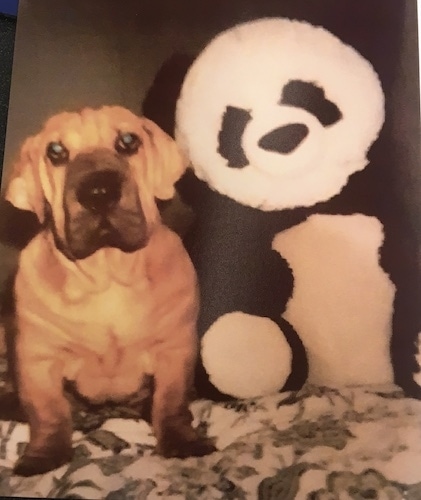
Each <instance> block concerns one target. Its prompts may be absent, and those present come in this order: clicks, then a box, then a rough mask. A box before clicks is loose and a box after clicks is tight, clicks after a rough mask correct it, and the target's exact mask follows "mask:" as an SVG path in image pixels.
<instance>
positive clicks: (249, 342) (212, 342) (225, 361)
mask: <svg viewBox="0 0 421 500" xmlns="http://www.w3.org/2000/svg"><path fill="white" fill-rule="evenodd" d="M201 354H202V360H203V365H204V368H205V370H206V372H207V373H208V375H209V379H210V381H211V383H212V384H213V385H214V386H215V387H216V388H217V389H218V390H219V391H221V392H222V393H224V394H228V395H230V396H233V397H235V398H253V397H259V396H263V395H266V394H271V393H275V392H278V391H279V390H280V389H282V388H283V386H284V385H285V382H286V380H287V379H288V377H289V375H290V373H291V359H292V354H291V348H290V346H289V344H288V342H287V341H286V339H285V336H284V334H283V332H282V330H281V329H280V328H279V326H278V325H277V324H276V323H275V322H274V321H272V320H270V319H268V318H262V317H259V316H253V315H250V314H245V313H242V312H233V313H229V314H225V315H224V316H221V317H220V318H218V320H217V321H215V323H213V325H212V326H211V327H210V328H209V330H208V331H207V332H206V334H205V335H204V337H203V338H202V345H201Z"/></svg>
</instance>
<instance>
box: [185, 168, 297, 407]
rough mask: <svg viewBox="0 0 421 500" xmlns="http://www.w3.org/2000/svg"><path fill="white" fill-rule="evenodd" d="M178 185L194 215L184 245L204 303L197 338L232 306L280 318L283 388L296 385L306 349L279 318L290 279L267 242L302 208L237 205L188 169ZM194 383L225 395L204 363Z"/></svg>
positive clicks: (200, 388)
mask: <svg viewBox="0 0 421 500" xmlns="http://www.w3.org/2000/svg"><path fill="white" fill-rule="evenodd" d="M177 190H178V192H179V193H180V195H181V197H182V199H183V201H184V202H186V203H187V204H188V205H190V206H191V207H192V208H193V209H194V210H195V215H196V219H195V222H194V225H193V227H192V228H191V229H190V231H189V232H188V234H187V235H186V237H185V245H186V248H187V250H188V252H189V254H190V258H191V259H192V262H193V264H194V266H195V269H196V272H197V275H198V280H199V283H200V284H201V286H200V292H201V294H200V302H201V304H206V307H202V309H201V313H200V315H199V322H198V333H199V337H202V336H203V335H204V334H205V332H206V331H207V330H208V329H209V328H210V327H211V325H212V324H213V323H214V322H215V321H216V320H217V319H218V318H219V317H221V316H223V315H224V314H228V313H231V312H233V311H241V312H243V313H247V314H251V315H255V316H261V317H265V318H270V319H271V320H272V321H274V322H278V323H279V324H280V327H281V329H282V331H283V332H284V334H285V335H286V337H287V341H288V343H289V344H290V346H291V349H292V353H293V361H292V367H293V370H292V372H291V375H290V377H289V378H288V380H287V382H286V384H285V386H284V389H285V390H294V389H299V388H300V387H301V386H302V385H303V384H304V382H305V380H306V378H307V360H306V356H305V352H304V349H303V346H302V343H301V341H300V340H299V338H298V336H297V334H296V333H295V331H294V330H293V329H292V327H291V326H290V325H289V324H288V323H287V322H286V321H285V320H282V319H281V315H282V313H283V311H284V309H285V305H286V303H287V300H288V298H289V297H290V295H291V292H292V287H293V278H292V274H291V270H290V269H289V267H288V264H287V263H286V261H285V260H284V259H282V258H281V257H280V256H279V254H277V253H276V252H275V251H274V250H272V249H271V245H272V241H273V239H274V237H275V235H276V234H277V233H279V232H280V231H282V230H284V229H286V228H287V227H291V226H293V225H295V224H297V223H299V222H301V221H303V220H304V219H305V213H304V211H297V210H295V211H282V212H276V211H275V212H269V213H267V212H262V211H261V210H258V209H255V208H251V207H246V206H244V205H240V204H238V203H237V202H235V201H233V200H231V199H230V198H228V197H227V196H224V195H220V194H219V193H217V192H215V191H212V190H211V189H209V187H208V186H207V185H206V184H205V183H204V182H202V181H200V180H199V179H197V178H196V177H195V176H194V174H193V172H191V171H189V172H187V173H186V175H185V176H184V177H183V178H182V179H181V180H180V181H179V182H178V185H177ZM227 213H229V214H230V218H229V220H227V218H226V214H227ZM223 291H225V293H224V292H223ZM221 292H222V293H221ZM196 386H197V388H198V393H199V395H201V396H206V397H210V398H213V399H225V398H227V397H228V396H227V395H226V394H222V393H221V392H220V391H218V390H217V389H216V388H215V387H214V386H213V385H212V384H211V383H209V378H208V376H207V374H206V371H205V370H204V369H203V364H202V363H199V365H198V371H197V384H196Z"/></svg>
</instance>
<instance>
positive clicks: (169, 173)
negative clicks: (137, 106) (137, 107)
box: [143, 118, 188, 200]
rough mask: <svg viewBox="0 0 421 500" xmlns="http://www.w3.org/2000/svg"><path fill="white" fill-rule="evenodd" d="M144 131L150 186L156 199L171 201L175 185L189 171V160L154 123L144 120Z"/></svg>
mask: <svg viewBox="0 0 421 500" xmlns="http://www.w3.org/2000/svg"><path fill="white" fill-rule="evenodd" d="M143 130H144V132H145V139H146V140H144V141H143V144H144V146H145V154H146V157H147V162H148V166H147V172H148V180H149V183H150V184H149V185H151V186H152V189H153V192H154V196H155V198H158V199H159V200H169V199H171V198H173V196H174V195H175V187H174V185H175V183H176V182H177V181H178V179H179V178H180V177H181V176H182V175H183V173H184V172H185V170H186V169H187V166H188V160H187V159H186V158H185V157H184V156H183V155H182V153H181V151H180V149H179V148H178V146H177V144H176V142H175V141H174V139H172V138H171V137H170V136H169V135H168V134H166V133H165V132H164V131H163V130H162V129H161V128H159V127H158V125H156V124H155V123H154V122H152V121H151V120H148V119H146V118H143Z"/></svg>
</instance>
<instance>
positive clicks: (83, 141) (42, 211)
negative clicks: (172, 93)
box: [6, 107, 215, 476]
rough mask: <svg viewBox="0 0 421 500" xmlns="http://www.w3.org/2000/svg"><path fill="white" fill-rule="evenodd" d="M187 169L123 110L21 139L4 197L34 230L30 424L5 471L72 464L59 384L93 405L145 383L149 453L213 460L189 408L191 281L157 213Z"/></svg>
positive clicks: (22, 381)
mask: <svg viewBox="0 0 421 500" xmlns="http://www.w3.org/2000/svg"><path fill="white" fill-rule="evenodd" d="M186 167H187V161H186V160H185V159H184V158H183V157H182V155H181V154H180V152H179V151H178V149H177V146H176V144H175V142H174V141H173V139H171V138H170V137H169V136H168V135H167V134H166V133H164V132H163V131H162V130H161V129H160V128H159V127H158V126H157V125H155V124H154V123H153V122H151V121H150V120H147V119H146V118H140V117H137V116H135V115H134V114H132V113H131V112H130V111H129V110H126V109H124V108H121V107H103V108H101V109H96V110H94V109H84V110H82V111H81V112H80V113H62V114H59V115H56V116H54V117H52V118H50V119H49V120H48V121H47V123H46V124H45V126H44V129H43V130H42V131H41V132H40V133H39V134H38V135H36V136H34V137H30V138H29V139H27V140H26V141H25V143H24V145H23V147H22V149H21V153H20V158H19V160H18V162H17V163H16V164H15V165H14V169H13V171H12V176H11V178H10V181H9V183H8V186H7V189H6V199H7V200H8V201H9V202H10V203H11V204H12V205H14V206H15V207H16V208H18V209H22V210H30V211H31V212H34V213H35V214H36V215H37V217H38V219H39V221H40V223H41V227H42V230H41V231H40V232H39V234H38V235H36V236H35V237H34V238H33V239H32V240H31V241H30V242H29V244H28V245H27V246H26V247H25V248H24V249H23V251H22V252H21V255H20V259H19V266H18V272H17V275H16V280H15V285H14V293H15V300H16V313H17V317H16V319H17V337H16V347H15V350H16V375H17V376H16V379H17V388H18V393H19V398H20V401H21V404H22V407H23V409H24V411H25V413H26V415H27V418H28V422H29V427H30V440H29V444H28V445H27V447H26V449H25V451H24V453H23V455H22V456H21V457H20V458H19V460H18V461H17V463H16V464H15V468H14V473H15V474H17V475H22V476H30V475H34V474H40V473H44V472H47V471H49V470H52V469H55V468H57V467H59V466H61V465H63V464H65V463H67V462H68V461H70V460H71V456H72V419H71V408H70V404H69V401H68V399H67V398H66V396H65V393H64V390H63V386H64V383H65V382H66V383H67V382H70V383H72V384H73V385H74V386H75V387H76V389H77V391H78V393H79V394H80V395H81V396H82V397H83V398H85V399H87V400H89V401H91V402H93V403H102V402H109V401H112V402H119V401H124V400H125V398H127V397H129V396H130V395H133V394H136V393H138V391H140V390H141V388H142V386H143V385H144V384H145V380H146V379H147V378H148V377H149V378H150V377H151V376H152V377H153V381H154V391H153V397H152V410H151V422H152V427H153V430H154V433H155V436H156V439H157V447H156V451H157V453H158V454H160V455H162V456H164V457H181V458H183V457H188V456H203V455H206V454H209V453H211V452H213V451H214V450H215V448H214V446H213V444H212V442H211V440H210V439H207V438H204V437H200V436H199V435H198V433H197V431H196V430H195V429H194V428H193V427H192V415H191V413H190V411H189V406H188V405H189V401H190V399H189V398H190V395H191V390H192V386H193V373H194V369H195V363H196V355H197V339H196V318H197V313H198V307H199V303H198V302H199V301H198V288H197V282H196V275H195V271H194V269H193V266H192V264H191V262H190V259H189V257H188V255H187V253H186V251H185V250H184V247H183V245H182V243H181V240H180V239H179V237H178V236H177V235H176V234H175V233H174V232H172V231H171V230H170V229H168V228H167V227H166V226H165V225H163V224H162V222H161V219H160V215H159V211H158V208H157V204H156V199H159V200H168V199H170V198H171V197H172V196H173V195H174V183H175V182H176V181H177V180H178V178H179V177H180V176H181V175H182V173H183V172H184V170H185V169H186Z"/></svg>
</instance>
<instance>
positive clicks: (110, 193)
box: [76, 170, 122, 214]
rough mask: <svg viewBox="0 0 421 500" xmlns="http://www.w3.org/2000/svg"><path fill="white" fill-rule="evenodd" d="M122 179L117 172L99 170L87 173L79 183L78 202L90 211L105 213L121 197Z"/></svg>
mask: <svg viewBox="0 0 421 500" xmlns="http://www.w3.org/2000/svg"><path fill="white" fill-rule="evenodd" d="M121 187H122V179H121V176H120V174H119V173H118V172H115V171H112V170H100V171H97V172H93V173H91V174H90V175H88V176H87V177H86V178H85V179H84V180H83V181H82V182H81V183H80V185H79V187H78V189H77V191H76V196H77V199H78V201H79V203H80V204H81V205H82V206H83V207H85V208H87V209H88V210H89V211H91V212H95V213H102V214H105V213H107V212H109V210H111V209H112V208H113V207H114V206H115V205H116V203H118V202H119V201H120V198H121Z"/></svg>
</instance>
